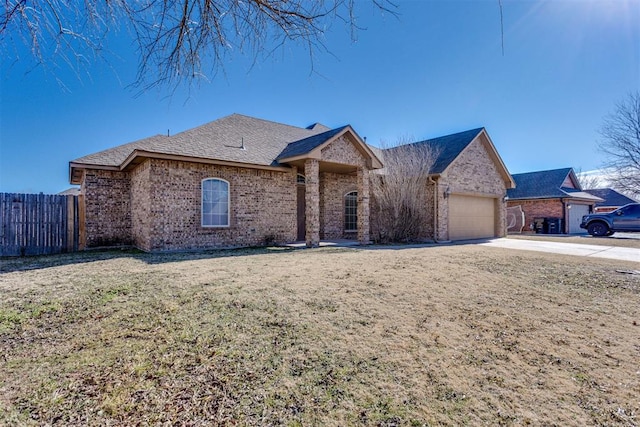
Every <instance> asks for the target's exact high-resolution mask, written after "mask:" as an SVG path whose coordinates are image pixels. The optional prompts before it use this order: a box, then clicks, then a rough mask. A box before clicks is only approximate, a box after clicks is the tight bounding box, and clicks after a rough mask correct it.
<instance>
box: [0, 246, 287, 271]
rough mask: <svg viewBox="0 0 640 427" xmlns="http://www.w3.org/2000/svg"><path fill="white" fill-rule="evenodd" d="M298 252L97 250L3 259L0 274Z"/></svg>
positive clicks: (272, 249) (257, 249) (262, 249)
mask: <svg viewBox="0 0 640 427" xmlns="http://www.w3.org/2000/svg"><path fill="white" fill-rule="evenodd" d="M293 250H295V249H293V248H287V247H271V246H269V247H248V248H234V249H212V250H200V251H185V252H163V253H148V252H143V251H141V250H138V249H131V248H127V249H95V250H88V251H83V252H73V253H66V254H56V255H38V256H28V257H2V258H0V274H2V273H11V272H14V271H26V270H37V269H41V268H50V267H58V266H64V265H73V264H84V263H90V262H96V261H105V260H110V259H121V258H131V259H136V260H139V261H141V262H144V263H147V264H162V263H168V262H180V261H193V260H200V259H213V258H226V257H238V256H249V255H260V254H275V253H281V252H290V251H293Z"/></svg>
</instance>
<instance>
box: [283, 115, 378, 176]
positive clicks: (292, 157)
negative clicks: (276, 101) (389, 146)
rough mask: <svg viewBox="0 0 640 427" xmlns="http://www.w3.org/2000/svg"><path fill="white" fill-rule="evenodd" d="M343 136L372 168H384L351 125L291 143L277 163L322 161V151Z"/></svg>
mask: <svg viewBox="0 0 640 427" xmlns="http://www.w3.org/2000/svg"><path fill="white" fill-rule="evenodd" d="M342 136H346V137H347V139H349V140H350V141H351V142H352V143H353V145H354V146H355V148H356V149H357V150H358V151H359V152H360V154H362V156H363V157H364V158H365V160H366V162H367V165H368V166H369V167H370V168H372V169H379V168H381V167H382V162H380V160H379V159H378V157H377V156H376V154H375V153H374V152H373V151H372V150H371V147H369V146H368V145H367V144H366V143H365V142H364V141H363V140H362V139H361V138H360V137H359V136H358V134H357V133H356V132H355V131H354V130H353V128H351V126H350V125H346V126H342V127H339V128H336V129H331V130H328V131H326V132H322V133H319V134H317V135H313V136H310V137H307V138H304V139H302V140H299V141H294V142H291V143H289V144H288V145H287V146H286V147H285V149H284V150H282V153H280V155H279V156H278V157H277V158H276V161H277V162H279V163H288V162H292V161H296V160H297V161H299V160H300V159H303V158H316V159H319V160H320V159H321V158H322V150H323V149H324V148H325V147H327V146H329V144H331V143H332V142H333V141H335V140H337V139H338V138H340V137H342Z"/></svg>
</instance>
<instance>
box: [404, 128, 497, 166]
mask: <svg viewBox="0 0 640 427" xmlns="http://www.w3.org/2000/svg"><path fill="white" fill-rule="evenodd" d="M483 129H484V128H477V129H471V130H467V131H464V132H458V133H454V134H451V135H445V136H441V137H439V138H432V139H427V140H424V141H419V142H414V143H413V144H426V145H429V146H430V147H431V148H432V149H433V150H434V152H435V153H437V155H438V157H437V159H436V161H435V163H434V165H433V168H432V169H431V173H434V174H438V173H443V172H444V171H445V170H446V169H447V167H449V165H450V164H451V162H453V161H454V160H455V159H456V158H457V157H458V156H459V155H460V153H462V150H464V149H465V148H466V147H467V146H468V145H469V144H470V143H471V141H473V140H474V139H475V138H476V137H477V136H478V134H479V133H480V132H482V130H483Z"/></svg>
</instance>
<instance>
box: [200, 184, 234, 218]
mask: <svg viewBox="0 0 640 427" xmlns="http://www.w3.org/2000/svg"><path fill="white" fill-rule="evenodd" d="M202 226H203V227H228V226H229V182H228V181H225V180H224V179H218V178H208V179H204V180H202Z"/></svg>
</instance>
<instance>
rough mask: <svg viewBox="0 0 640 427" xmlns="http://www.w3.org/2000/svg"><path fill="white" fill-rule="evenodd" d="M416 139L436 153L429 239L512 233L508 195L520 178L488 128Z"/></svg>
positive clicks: (431, 174)
mask: <svg viewBox="0 0 640 427" xmlns="http://www.w3.org/2000/svg"><path fill="white" fill-rule="evenodd" d="M413 144H414V145H422V144H424V145H428V146H429V147H431V150H430V151H431V152H432V153H434V154H436V159H435V163H434V165H433V167H432V170H431V173H430V178H431V181H432V185H430V186H429V188H427V191H428V193H429V196H430V198H433V202H432V203H431V204H430V206H429V207H428V209H429V210H430V212H428V217H429V218H431V219H430V220H429V221H428V222H429V224H427V226H426V235H425V239H431V240H436V241H448V240H465V239H479V238H492V237H502V236H504V235H505V234H506V204H505V201H504V199H505V196H506V194H507V189H509V188H513V187H514V182H513V179H512V178H511V175H510V174H509V171H508V170H507V168H506V166H505V165H504V162H503V161H502V159H501V158H500V156H499V154H498V152H497V151H496V148H495V146H494V145H493V142H492V141H491V138H490V137H489V134H488V133H487V131H486V130H485V129H484V128H478V129H472V130H468V131H465V132H459V133H456V134H452V135H447V136H443V137H439V138H434V139H429V140H425V141H420V142H415V143H413ZM385 151H386V150H382V155H381V157H382V160H383V162H384V152H385ZM434 212H435V214H434ZM433 230H436V232H435V233H434V232H433Z"/></svg>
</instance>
